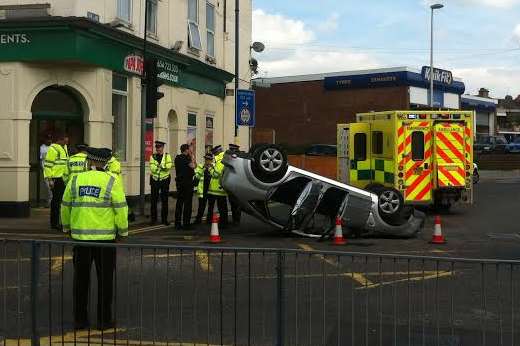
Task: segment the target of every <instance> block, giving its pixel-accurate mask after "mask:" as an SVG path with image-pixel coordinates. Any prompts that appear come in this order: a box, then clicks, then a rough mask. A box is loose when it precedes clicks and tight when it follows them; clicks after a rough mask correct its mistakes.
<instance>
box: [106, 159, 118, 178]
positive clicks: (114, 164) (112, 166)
mask: <svg viewBox="0 0 520 346" xmlns="http://www.w3.org/2000/svg"><path fill="white" fill-rule="evenodd" d="M107 168H108V171H109V172H110V173H112V174H117V175H119V174H121V162H119V161H118V160H117V159H116V157H115V156H112V157H111V158H110V160H108V162H107Z"/></svg>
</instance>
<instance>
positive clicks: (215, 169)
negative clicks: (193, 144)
mask: <svg viewBox="0 0 520 346" xmlns="http://www.w3.org/2000/svg"><path fill="white" fill-rule="evenodd" d="M211 153H212V154H213V156H214V158H215V159H214V163H213V166H212V167H211V168H210V169H209V173H210V174H211V180H210V182H209V190H208V208H209V211H208V213H213V211H214V208H215V202H216V203H217V207H218V212H219V214H220V222H219V225H220V226H221V227H223V228H224V227H226V226H227V224H228V207H227V198H226V197H227V193H226V191H224V189H223V188H222V185H221V184H220V179H221V178H222V173H223V172H224V164H223V163H222V159H223V158H224V150H223V149H222V146H221V145H217V146H215V147H213V149H211Z"/></svg>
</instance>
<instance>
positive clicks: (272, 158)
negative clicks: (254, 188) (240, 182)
mask: <svg viewBox="0 0 520 346" xmlns="http://www.w3.org/2000/svg"><path fill="white" fill-rule="evenodd" d="M287 167H288V159H287V154H286V153H285V151H284V150H283V148H282V147H280V146H278V145H275V144H266V145H261V146H258V147H257V148H255V150H254V152H253V162H252V170H253V174H254V175H255V177H256V178H257V179H259V180H260V181H262V182H265V183H274V182H276V181H278V180H280V179H282V178H283V176H284V175H285V173H286V172H287Z"/></svg>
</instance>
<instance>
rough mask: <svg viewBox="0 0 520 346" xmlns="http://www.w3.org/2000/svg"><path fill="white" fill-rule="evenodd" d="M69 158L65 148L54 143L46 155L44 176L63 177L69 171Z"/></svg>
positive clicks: (47, 177)
mask: <svg viewBox="0 0 520 346" xmlns="http://www.w3.org/2000/svg"><path fill="white" fill-rule="evenodd" d="M68 159H69V157H68V154H67V151H66V150H65V148H64V147H63V146H61V145H59V144H57V143H52V144H51V146H50V147H49V150H48V151H47V154H46V155H45V162H44V164H43V177H44V178H46V179H49V178H62V177H63V176H64V175H66V173H67V161H68Z"/></svg>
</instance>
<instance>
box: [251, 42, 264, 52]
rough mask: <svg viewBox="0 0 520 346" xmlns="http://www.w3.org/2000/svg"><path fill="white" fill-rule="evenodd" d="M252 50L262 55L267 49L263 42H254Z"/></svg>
mask: <svg viewBox="0 0 520 346" xmlns="http://www.w3.org/2000/svg"><path fill="white" fill-rule="evenodd" d="M251 48H253V50H254V51H255V52H257V53H261V52H263V51H264V49H265V45H264V44H263V43H262V42H253V44H252V45H251Z"/></svg>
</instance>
